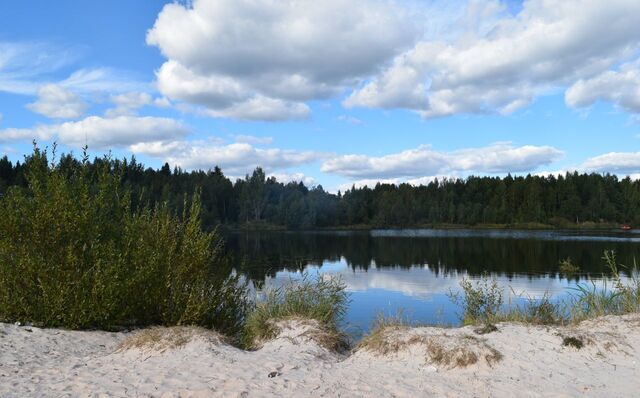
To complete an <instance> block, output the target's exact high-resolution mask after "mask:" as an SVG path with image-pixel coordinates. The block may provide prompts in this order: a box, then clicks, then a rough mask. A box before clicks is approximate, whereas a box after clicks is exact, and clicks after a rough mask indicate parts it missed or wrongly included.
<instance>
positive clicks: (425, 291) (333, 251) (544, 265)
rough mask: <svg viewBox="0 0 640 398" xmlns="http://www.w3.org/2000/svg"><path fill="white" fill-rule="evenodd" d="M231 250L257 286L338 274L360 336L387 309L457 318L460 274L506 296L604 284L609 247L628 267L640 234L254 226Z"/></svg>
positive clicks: (429, 319) (639, 253) (420, 317)
mask: <svg viewBox="0 0 640 398" xmlns="http://www.w3.org/2000/svg"><path fill="white" fill-rule="evenodd" d="M227 248H228V250H229V251H230V252H231V253H232V254H233V256H234V259H235V260H234V261H235V262H236V268H237V269H238V270H239V271H240V272H241V273H242V274H243V275H245V276H246V277H247V278H249V279H250V280H251V282H252V283H253V284H254V285H255V286H257V287H263V286H266V287H270V286H279V285H281V284H282V283H285V282H287V281H289V280H291V279H297V278H300V276H301V274H302V272H305V271H306V272H308V273H310V274H313V275H315V274H316V273H326V274H338V275H340V276H341V277H342V279H343V280H344V282H345V283H346V284H347V289H348V291H349V292H350V294H351V303H350V306H349V310H348V312H347V315H346V317H345V325H344V327H345V328H346V329H347V330H348V331H349V333H351V334H352V335H353V336H357V335H358V334H361V333H363V332H366V331H367V330H368V328H369V327H370V325H371V322H372V321H373V320H374V318H375V317H376V315H377V314H378V313H380V312H382V313H385V314H388V315H394V314H396V313H397V312H398V310H402V311H403V313H404V315H405V316H407V317H409V318H411V319H412V320H413V321H415V322H421V323H444V324H454V325H455V324H458V323H459V319H458V314H459V309H458V308H457V307H456V306H455V305H454V304H453V303H452V302H451V300H450V299H449V296H448V293H449V292H450V291H457V290H458V289H459V282H460V280H461V279H462V278H472V279H475V278H479V277H480V276H481V275H483V274H485V273H488V274H489V275H491V276H492V277H494V278H495V279H497V280H498V282H499V284H500V285H501V286H502V287H503V288H504V289H505V294H509V293H510V292H516V293H518V294H519V295H521V296H522V297H530V298H539V297H541V296H543V295H544V294H545V293H547V294H551V295H552V296H554V297H558V298H561V297H563V296H566V295H567V294H570V292H571V290H570V288H571V287H575V285H576V284H577V283H591V282H590V280H593V281H595V282H596V283H602V277H603V273H605V272H606V269H605V267H604V265H603V261H602V254H603V251H604V250H615V251H616V253H617V256H618V259H619V262H620V263H622V264H633V259H634V258H637V259H638V260H639V261H640V230H634V231H628V232H623V231H512V230H490V231H482V230H480V231H479V230H462V229H460V230H424V229H423V230H384V231H383V230H374V231H339V232H252V233H232V234H229V235H228V236H227ZM567 257H570V258H571V259H572V261H573V263H574V264H576V265H579V266H580V268H581V270H582V272H581V273H580V274H578V275H576V276H574V277H572V278H570V279H567V278H566V277H564V276H562V275H560V274H559V272H558V264H559V261H560V260H562V259H565V258H567ZM513 300H517V298H513Z"/></svg>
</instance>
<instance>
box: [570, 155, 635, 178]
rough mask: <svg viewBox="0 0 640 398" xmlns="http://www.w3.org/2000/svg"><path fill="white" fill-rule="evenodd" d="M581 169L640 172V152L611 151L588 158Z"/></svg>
mask: <svg viewBox="0 0 640 398" xmlns="http://www.w3.org/2000/svg"><path fill="white" fill-rule="evenodd" d="M580 169H583V170H586V171H593V172H598V173H606V172H608V173H621V174H635V173H640V152H609V153H605V154H603V155H599V156H595V157H592V158H589V159H587V161H585V162H584V163H583V164H582V166H580Z"/></svg>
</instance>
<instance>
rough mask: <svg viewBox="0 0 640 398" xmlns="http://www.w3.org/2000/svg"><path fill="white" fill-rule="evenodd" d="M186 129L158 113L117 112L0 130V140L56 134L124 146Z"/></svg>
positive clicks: (67, 140)
mask: <svg viewBox="0 0 640 398" xmlns="http://www.w3.org/2000/svg"><path fill="white" fill-rule="evenodd" d="M188 132H189V129H188V128H187V127H186V126H185V125H183V124H182V123H180V122H178V121H176V120H173V119H169V118H162V117H151V116H145V117H133V116H118V117H115V118H102V117H99V116H89V117H87V118H85V119H82V120H79V121H75V122H65V123H62V124H57V125H41V126H36V127H34V128H31V129H15V128H9V129H4V130H0V141H3V142H12V141H21V140H32V139H38V140H43V141H45V140H50V139H52V138H54V137H56V139H57V140H59V141H60V142H61V143H63V144H67V145H73V146H81V145H84V144H85V143H86V144H87V145H89V147H90V148H92V149H105V148H112V147H125V146H129V145H133V144H137V143H143V142H154V141H162V140H175V139H177V138H181V137H183V136H184V135H186V134H187V133H188Z"/></svg>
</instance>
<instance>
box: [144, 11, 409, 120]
mask: <svg viewBox="0 0 640 398" xmlns="http://www.w3.org/2000/svg"><path fill="white" fill-rule="evenodd" d="M417 33H418V31H417V29H416V28H415V27H414V24H413V23H412V21H411V20H409V19H407V17H406V15H405V10H403V9H402V8H401V7H399V6H397V5H395V4H393V3H391V2H388V1H386V0H325V1H322V2H317V1H314V0H301V1H300V0H298V1H293V0H286V1H277V2H274V1H267V0H264V1H249V0H195V1H193V2H192V3H189V5H183V4H180V3H172V4H167V5H166V6H165V7H164V8H163V10H162V12H161V13H160V14H159V15H158V18H157V20H156V22H155V24H154V26H153V28H152V29H151V30H149V32H148V34H147V43H148V44H150V45H154V46H157V47H158V48H159V49H160V51H161V52H162V54H163V55H164V56H165V57H166V58H167V61H166V62H165V64H164V65H162V67H161V68H160V69H159V70H158V72H157V79H158V88H159V89H160V91H161V92H162V93H163V94H164V95H166V96H167V97H169V98H171V99H175V100H182V101H186V102H188V103H192V104H197V105H202V106H205V107H207V108H208V109H209V110H210V111H211V113H210V114H211V115H212V116H223V117H232V118H236V119H252V120H253V119H260V120H262V119H266V120H282V119H290V118H301V117H306V116H307V115H308V113H309V110H308V107H307V105H306V104H304V101H308V100H312V99H322V98H327V97H330V96H333V95H336V94H338V93H339V92H340V91H341V90H343V89H344V87H348V86H352V85H353V84H355V83H357V82H358V81H360V80H361V79H363V78H366V77H367V76H369V75H370V74H372V73H375V72H376V71H377V70H378V68H379V67H381V66H382V65H383V64H384V63H385V62H387V61H388V60H389V59H390V58H392V57H393V56H394V55H396V54H398V53H399V52H400V51H402V50H403V49H406V48H409V47H410V46H411V45H412V44H413V41H414V38H415V37H416V35H417ZM185 43H188V45H185ZM256 108H258V109H256Z"/></svg>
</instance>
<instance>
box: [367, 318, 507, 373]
mask: <svg viewBox="0 0 640 398" xmlns="http://www.w3.org/2000/svg"><path fill="white" fill-rule="evenodd" d="M411 330H412V329H411V328H409V327H408V326H406V325H403V324H386V325H378V326H377V327H376V328H374V329H373V331H372V332H371V334H369V335H368V336H366V337H365V338H363V339H362V340H361V341H360V343H359V344H358V346H357V349H358V350H366V351H369V352H372V353H374V354H375V355H379V356H386V355H388V354H397V353H398V352H400V351H404V350H407V349H408V348H409V347H411V346H422V347H424V350H425V357H426V358H425V359H426V361H427V362H429V363H433V364H436V365H439V366H441V367H443V368H447V369H453V368H464V367H467V366H470V365H473V364H476V363H478V362H479V361H480V360H481V359H484V360H485V362H486V363H487V364H488V365H489V366H493V364H495V363H497V362H499V361H500V360H502V354H501V353H500V352H499V351H498V350H496V349H495V348H493V347H491V346H490V345H489V344H487V342H486V341H485V340H484V339H479V338H477V337H474V336H471V335H463V336H455V335H447V334H439V335H420V334H413V332H412V331H411ZM409 334H412V335H411V336H410V337H408V335H409ZM407 337H408V338H407Z"/></svg>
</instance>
